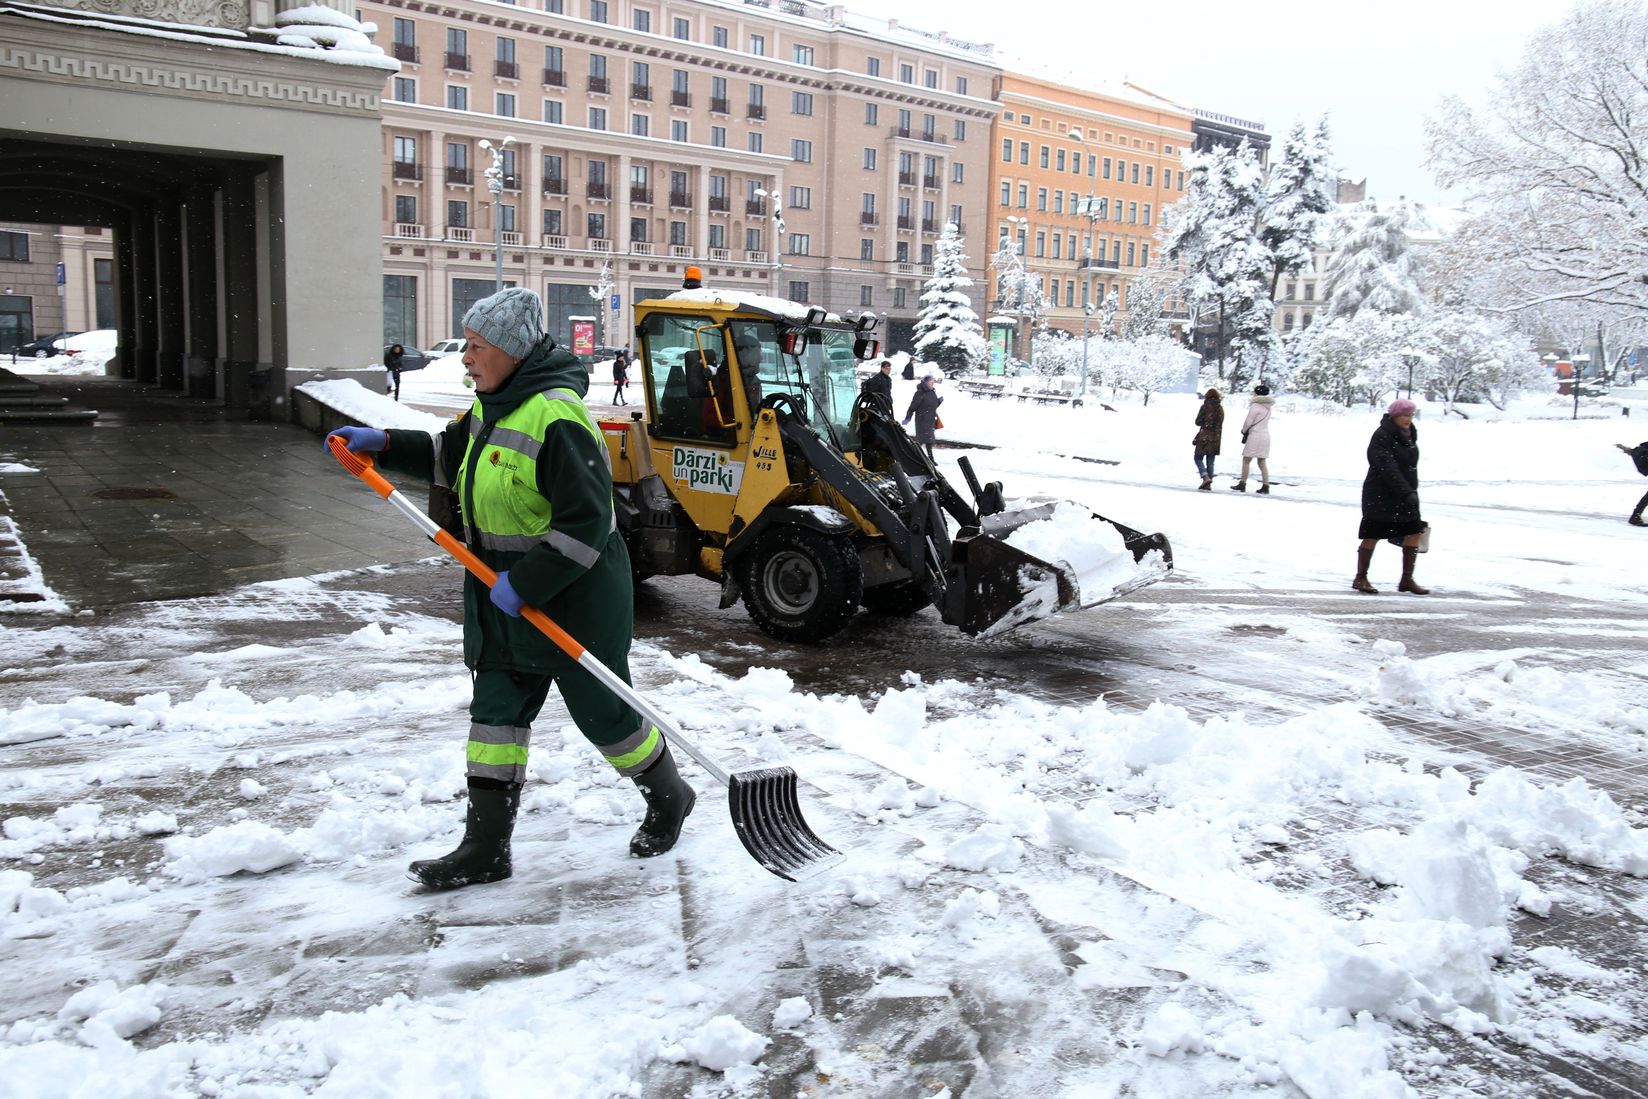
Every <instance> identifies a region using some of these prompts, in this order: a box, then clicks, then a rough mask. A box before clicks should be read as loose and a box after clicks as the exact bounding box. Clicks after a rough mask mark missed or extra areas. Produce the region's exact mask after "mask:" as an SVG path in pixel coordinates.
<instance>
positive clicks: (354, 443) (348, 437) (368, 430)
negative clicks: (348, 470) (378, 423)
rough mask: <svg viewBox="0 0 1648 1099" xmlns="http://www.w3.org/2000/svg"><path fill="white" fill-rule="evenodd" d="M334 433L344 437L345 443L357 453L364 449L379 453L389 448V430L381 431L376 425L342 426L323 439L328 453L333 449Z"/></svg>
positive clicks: (322, 446) (322, 442)
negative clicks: (332, 439)
mask: <svg viewBox="0 0 1648 1099" xmlns="http://www.w3.org/2000/svg"><path fill="white" fill-rule="evenodd" d="M333 435H336V436H338V437H339V438H340V439H342V440H343V442H344V445H345V446H347V447H348V448H349V450H350V451H351V452H352V453H355V454H359V453H360V452H361V451H363V450H370V451H371V452H372V453H374V454H377V453H378V452H380V451H384V450H388V449H389V433H388V432H387V431H379V430H378V429H377V428H375V427H340V428H338V429H337V430H335V431H331V432H328V433H327V436H326V438H325V439H324V440H322V441H321V444H320V445H321V449H322V450H325V451H327V452H328V453H330V451H331V447H332V444H331V442H330V440H331V438H332V436H333Z"/></svg>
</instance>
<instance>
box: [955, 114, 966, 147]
mask: <svg viewBox="0 0 1648 1099" xmlns="http://www.w3.org/2000/svg"><path fill="white" fill-rule="evenodd" d="M956 140H957V141H966V140H967V120H966V119H965V118H958V119H956Z"/></svg>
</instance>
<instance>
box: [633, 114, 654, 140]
mask: <svg viewBox="0 0 1648 1099" xmlns="http://www.w3.org/2000/svg"><path fill="white" fill-rule="evenodd" d="M651 124H652V120H651V119H650V118H648V117H647V116H646V115H644V114H632V115H630V116H629V132H630V133H632V134H634V135H635V136H636V137H646V136H647V127H648V126H650V125H651Z"/></svg>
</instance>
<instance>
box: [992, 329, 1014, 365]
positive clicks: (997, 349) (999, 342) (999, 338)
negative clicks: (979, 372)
mask: <svg viewBox="0 0 1648 1099" xmlns="http://www.w3.org/2000/svg"><path fill="white" fill-rule="evenodd" d="M1011 333H1012V330H1011V329H1009V328H1005V327H1003V326H1001V325H999V324H993V325H991V326H990V367H989V373H991V374H1005V373H1007V340H1008V337H1009V336H1010V335H1011Z"/></svg>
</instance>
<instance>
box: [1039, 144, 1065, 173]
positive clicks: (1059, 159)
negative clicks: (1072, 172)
mask: <svg viewBox="0 0 1648 1099" xmlns="http://www.w3.org/2000/svg"><path fill="white" fill-rule="evenodd" d="M1042 167H1043V168H1045V167H1047V165H1045V164H1043V165H1042ZM1054 167H1055V169H1056V170H1057V171H1060V172H1062V171H1064V150H1063V149H1060V150H1059V151H1058V155H1057V156H1056V157H1054Z"/></svg>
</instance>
